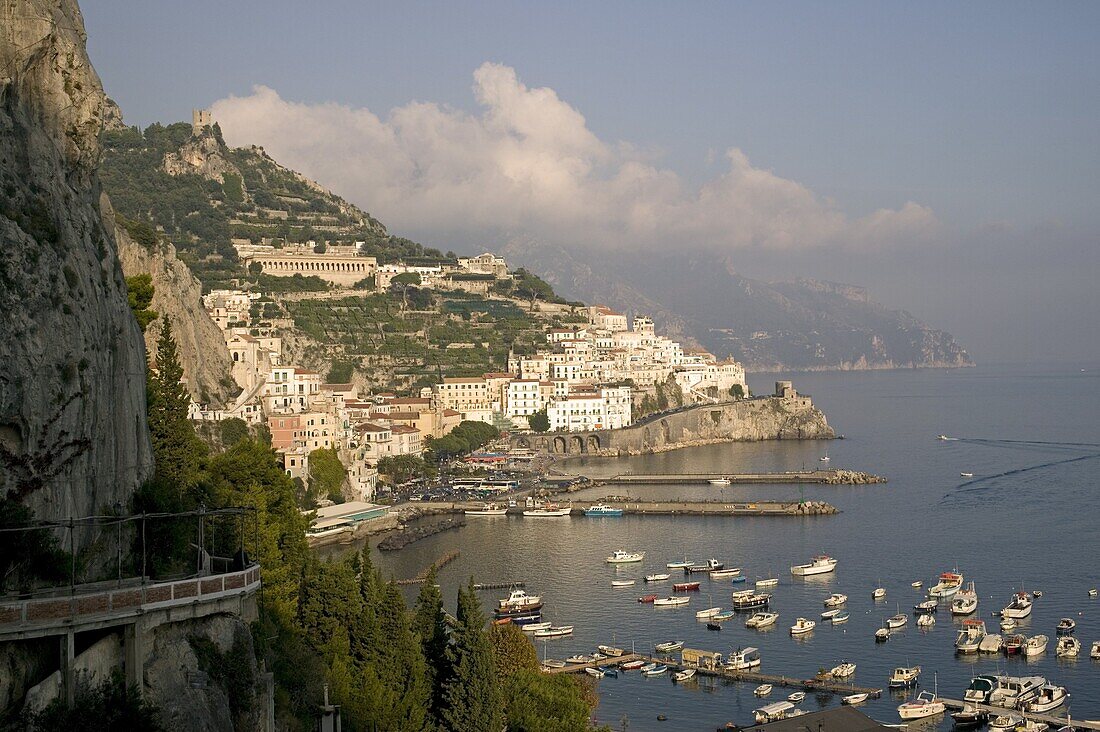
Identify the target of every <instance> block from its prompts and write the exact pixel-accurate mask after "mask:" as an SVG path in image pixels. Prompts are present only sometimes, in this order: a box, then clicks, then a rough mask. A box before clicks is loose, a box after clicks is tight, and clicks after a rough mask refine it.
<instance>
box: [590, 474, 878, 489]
mask: <svg viewBox="0 0 1100 732" xmlns="http://www.w3.org/2000/svg"><path fill="white" fill-rule="evenodd" d="M712 480H728V481H729V482H730V484H731V485H756V484H780V485H783V484H786V485H805V484H821V485H868V484H872V483H885V482H886V478H883V477H882V476H879V475H872V474H871V473H863V472H858V471H854V470H795V471H788V472H782V473H724V474H723V473H719V474H714V473H649V474H646V473H625V474H622V475H615V476H612V477H610V478H600V479H597V480H596V483H597V484H602V485H703V484H708V483H710V481H712ZM582 487H587V486H582Z"/></svg>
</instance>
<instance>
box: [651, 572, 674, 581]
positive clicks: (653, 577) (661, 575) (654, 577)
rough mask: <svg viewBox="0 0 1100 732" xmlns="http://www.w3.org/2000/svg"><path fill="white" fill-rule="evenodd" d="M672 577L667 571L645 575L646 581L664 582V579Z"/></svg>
mask: <svg viewBox="0 0 1100 732" xmlns="http://www.w3.org/2000/svg"><path fill="white" fill-rule="evenodd" d="M670 577H672V575H671V574H669V573H668V572H660V573H658V574H647V575H646V576H645V581H646V582H664V581H665V580H666V579H669V578H670Z"/></svg>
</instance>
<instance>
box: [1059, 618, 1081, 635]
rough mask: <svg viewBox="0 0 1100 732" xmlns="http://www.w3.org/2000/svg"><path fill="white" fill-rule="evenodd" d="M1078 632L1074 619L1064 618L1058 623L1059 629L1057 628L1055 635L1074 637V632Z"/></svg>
mask: <svg viewBox="0 0 1100 732" xmlns="http://www.w3.org/2000/svg"><path fill="white" fill-rule="evenodd" d="M1075 630H1077V621H1075V620H1074V619H1073V618H1062V619H1061V620H1059V621H1058V627H1057V628H1055V633H1057V634H1058V635H1073V631H1075Z"/></svg>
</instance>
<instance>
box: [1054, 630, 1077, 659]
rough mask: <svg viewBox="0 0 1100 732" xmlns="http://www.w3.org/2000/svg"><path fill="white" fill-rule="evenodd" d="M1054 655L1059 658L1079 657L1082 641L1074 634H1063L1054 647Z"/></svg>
mask: <svg viewBox="0 0 1100 732" xmlns="http://www.w3.org/2000/svg"><path fill="white" fill-rule="evenodd" d="M1054 655H1055V656H1058V657H1059V658H1077V657H1078V656H1079V655H1081V641H1079V640H1077V639H1076V638H1074V637H1073V636H1072V635H1063V636H1062V637H1060V638H1059V639H1058V645H1056V646H1055V647H1054Z"/></svg>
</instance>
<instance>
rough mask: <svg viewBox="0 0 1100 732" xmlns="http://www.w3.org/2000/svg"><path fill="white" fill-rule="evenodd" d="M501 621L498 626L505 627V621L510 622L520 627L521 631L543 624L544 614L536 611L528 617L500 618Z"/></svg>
mask: <svg viewBox="0 0 1100 732" xmlns="http://www.w3.org/2000/svg"><path fill="white" fill-rule="evenodd" d="M499 620H500V622H499V623H498V624H500V625H503V624H504V621H508V622H510V623H512V624H514V625H518V626H519V627H520V630H523V629H524V628H526V627H527V626H529V625H538V624H539V623H541V622H542V613H541V612H539V611H537V610H536V611H535V612H533V613H530V614H528V615H511V616H509V617H506V618H500V619H499ZM493 622H497V621H493Z"/></svg>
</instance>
